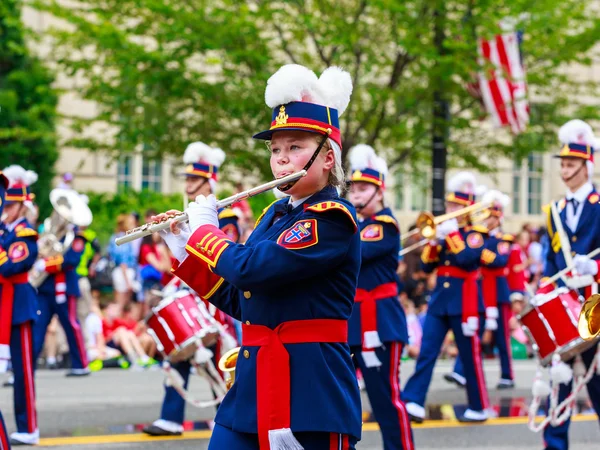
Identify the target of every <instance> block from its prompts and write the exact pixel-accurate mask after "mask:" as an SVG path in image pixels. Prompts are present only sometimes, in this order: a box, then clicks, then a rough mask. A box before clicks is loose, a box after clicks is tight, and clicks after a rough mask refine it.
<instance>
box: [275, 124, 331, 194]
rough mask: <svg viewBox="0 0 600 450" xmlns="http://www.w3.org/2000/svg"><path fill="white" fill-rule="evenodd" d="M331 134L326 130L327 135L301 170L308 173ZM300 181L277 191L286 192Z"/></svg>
mask: <svg viewBox="0 0 600 450" xmlns="http://www.w3.org/2000/svg"><path fill="white" fill-rule="evenodd" d="M330 134H331V129H329V128H328V129H327V134H326V135H324V136H323V139H321V143H320V144H319V146H318V147H317V149H316V150H315V152H314V153H313V155H312V156H311V157H310V159H309V160H308V162H307V163H306V165H305V166H304V167H303V168H302V169H303V170H306V171H307V172H308V169H310V167H311V166H312V165H313V163H314V162H315V159H317V156H318V155H319V152H320V151H321V149H322V148H323V146H324V145H325V142H327V139H329V135H330ZM298 181H300V180H296V181H292V182H290V183H288V184H284V185H283V186H279V187H278V188H277V189H279V190H280V191H281V192H286V191H289V190H290V189H291V188H292V187H294V185H295V184H296V183H297V182H298Z"/></svg>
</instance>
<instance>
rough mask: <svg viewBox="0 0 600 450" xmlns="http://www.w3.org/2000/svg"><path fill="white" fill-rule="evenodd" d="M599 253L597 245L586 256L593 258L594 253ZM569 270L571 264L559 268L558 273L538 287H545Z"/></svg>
mask: <svg viewBox="0 0 600 450" xmlns="http://www.w3.org/2000/svg"><path fill="white" fill-rule="evenodd" d="M599 253H600V247H599V248H597V249H596V250H594V251H592V252H590V253H588V254H587V255H586V256H587V257H588V258H590V259H592V258H594V256H596V255H597V254H599ZM571 270H573V266H572V265H571V266H568V267H565V268H564V269H563V270H561V271H560V272H558V273H557V274H556V275H554V276H553V277H552V278H550V279H548V280H546V282H545V283H544V284H542V285H541V286H540V288H543V287H546V286H548V285H549V284H552V283H554V282H555V281H556V280H558V279H559V278H562V277H563V276H565V275H566V274H567V273H568V272H570V271H571Z"/></svg>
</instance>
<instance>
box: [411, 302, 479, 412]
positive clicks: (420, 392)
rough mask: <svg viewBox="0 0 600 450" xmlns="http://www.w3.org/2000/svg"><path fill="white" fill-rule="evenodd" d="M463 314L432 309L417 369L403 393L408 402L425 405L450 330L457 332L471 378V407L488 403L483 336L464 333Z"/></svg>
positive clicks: (455, 333) (469, 382)
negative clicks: (465, 334) (436, 311)
mask: <svg viewBox="0 0 600 450" xmlns="http://www.w3.org/2000/svg"><path fill="white" fill-rule="evenodd" d="M461 322H462V318H461V316H436V315H433V314H431V313H428V314H427V317H426V318H425V325H424V326H423V341H422V344H421V351H420V353H419V358H418V359H417V367H416V368H415V372H414V373H413V375H412V376H411V377H410V379H409V380H408V383H407V384H406V386H405V388H404V393H403V395H402V398H403V400H404V401H405V402H406V403H408V402H412V403H416V404H418V405H420V406H423V407H424V406H425V398H426V396H427V391H428V390H429V385H430V384H431V377H432V375H433V369H434V367H435V362H436V361H437V358H438V355H439V353H440V350H441V348H442V344H443V343H444V339H445V337H446V334H447V333H448V330H452V332H453V333H454V339H455V342H456V346H457V347H458V354H459V356H460V358H461V359H462V360H463V361H464V363H465V368H466V370H465V378H466V380H467V400H468V405H469V409H472V410H473V411H482V410H484V409H486V408H487V407H488V403H489V401H488V396H487V388H486V385H485V377H484V374H483V365H482V362H481V349H480V346H481V344H480V341H479V336H477V335H475V336H472V337H466V336H464V335H463V334H462V327H461Z"/></svg>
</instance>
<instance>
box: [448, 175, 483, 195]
mask: <svg viewBox="0 0 600 450" xmlns="http://www.w3.org/2000/svg"><path fill="white" fill-rule="evenodd" d="M476 188H477V180H476V179H475V175H473V173H471V172H458V173H457V174H456V175H454V176H453V177H452V178H450V180H448V190H449V191H451V192H465V193H467V194H475V191H476Z"/></svg>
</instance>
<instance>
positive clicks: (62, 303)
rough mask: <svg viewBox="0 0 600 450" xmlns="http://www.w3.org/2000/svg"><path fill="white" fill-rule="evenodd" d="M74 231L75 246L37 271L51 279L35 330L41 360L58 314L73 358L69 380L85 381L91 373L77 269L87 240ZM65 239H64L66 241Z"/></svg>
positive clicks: (41, 291)
mask: <svg viewBox="0 0 600 450" xmlns="http://www.w3.org/2000/svg"><path fill="white" fill-rule="evenodd" d="M64 226H66V227H72V226H73V225H71V224H65V225H64ZM74 231H75V236H74V238H73V242H72V243H71V245H70V246H69V248H68V249H66V251H65V252H64V253H63V254H58V255H56V256H50V257H47V258H40V259H38V260H37V261H36V262H35V265H34V268H35V269H36V270H37V271H39V272H46V273H47V274H48V276H47V278H46V279H45V280H44V281H43V282H42V284H41V285H40V286H39V287H38V307H39V311H40V313H39V318H38V320H37V321H36V323H35V327H34V330H33V343H34V355H35V359H36V360H37V358H38V357H39V355H40V353H41V352H42V349H43V348H44V340H45V338H46V331H47V330H48V325H49V324H50V321H51V320H52V317H54V315H55V314H56V315H57V316H58V320H59V321H60V324H61V326H62V328H63V330H64V331H65V335H66V337H67V343H68V344H69V354H70V356H71V369H70V370H69V372H67V374H66V376H67V377H82V376H86V375H89V374H90V373H91V372H90V369H89V367H88V360H87V352H86V348H85V342H84V339H83V332H82V330H81V324H80V323H79V319H78V318H77V299H78V298H79V297H80V291H79V274H78V273H77V266H79V263H80V262H81V255H82V254H83V251H84V250H85V245H86V243H87V239H86V238H85V236H83V235H82V234H80V233H79V231H78V230H77V229H75V230H74ZM64 239H65V238H64V237H63V239H62V241H64Z"/></svg>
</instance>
